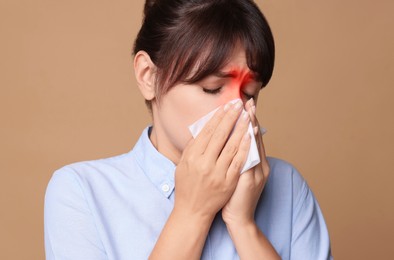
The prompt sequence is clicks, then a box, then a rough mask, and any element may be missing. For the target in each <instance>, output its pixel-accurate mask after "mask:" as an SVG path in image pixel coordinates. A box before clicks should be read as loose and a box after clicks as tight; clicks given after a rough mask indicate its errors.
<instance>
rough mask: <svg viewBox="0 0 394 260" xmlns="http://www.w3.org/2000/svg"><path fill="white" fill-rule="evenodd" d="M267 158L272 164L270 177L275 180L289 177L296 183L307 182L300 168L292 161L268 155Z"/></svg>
mask: <svg viewBox="0 0 394 260" xmlns="http://www.w3.org/2000/svg"><path fill="white" fill-rule="evenodd" d="M267 160H268V163H269V165H270V178H273V179H275V180H285V179H289V180H291V181H292V182H296V184H300V183H302V182H305V180H304V178H303V177H302V175H301V174H300V172H299V171H298V169H297V168H296V167H295V166H294V165H293V164H291V163H290V162H287V161H285V160H282V159H279V158H275V157H267Z"/></svg>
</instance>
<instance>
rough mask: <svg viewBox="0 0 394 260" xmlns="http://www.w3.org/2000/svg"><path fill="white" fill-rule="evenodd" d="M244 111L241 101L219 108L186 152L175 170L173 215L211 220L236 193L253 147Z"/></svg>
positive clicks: (248, 119) (248, 118)
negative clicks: (241, 173)
mask: <svg viewBox="0 0 394 260" xmlns="http://www.w3.org/2000/svg"><path fill="white" fill-rule="evenodd" d="M242 108H243V103H242V101H241V100H239V101H238V102H237V103H235V104H231V103H228V104H226V105H225V106H224V107H221V108H219V109H218V111H217V112H216V113H215V115H214V116H213V117H212V119H211V120H210V121H209V122H208V123H207V124H206V125H205V127H204V128H203V129H202V131H201V132H200V134H199V135H198V136H197V137H196V138H195V139H193V140H191V141H190V142H189V144H188V145H187V147H186V148H185V150H184V151H183V154H182V158H181V160H180V162H179V163H178V165H177V168H176V171H175V187H176V194H175V205H174V212H177V213H179V214H182V215H184V216H195V217H202V218H204V219H206V218H207V219H211V220H212V219H213V217H214V216H215V215H216V213H217V212H218V211H219V210H220V209H221V208H222V207H223V206H224V205H225V204H226V202H227V201H228V200H229V198H230V197H231V195H232V194H233V192H234V190H235V187H236V185H237V182H238V179H239V176H240V172H241V169H242V167H243V165H244V163H245V160H246V157H247V155H248V151H249V146H250V136H249V134H248V132H247V128H248V124H249V122H250V117H249V115H248V113H246V112H244V113H243V114H242V115H240V113H241V111H242ZM238 118H239V121H238V123H237V125H236V126H235V129H234V125H235V124H236V122H237V120H238ZM233 129H234V131H233ZM232 131H233V132H232ZM230 134H231V136H230ZM229 136H230V137H229Z"/></svg>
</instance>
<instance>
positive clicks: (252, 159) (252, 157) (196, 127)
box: [189, 99, 265, 173]
mask: <svg viewBox="0 0 394 260" xmlns="http://www.w3.org/2000/svg"><path fill="white" fill-rule="evenodd" d="M238 100H239V99H235V100H232V101H230V102H231V103H235V102H237V101H238ZM218 109H219V108H216V109H215V110H213V111H211V112H209V113H208V114H206V115H205V116H203V117H202V118H200V119H199V120H197V121H196V122H194V123H193V124H192V125H190V126H189V130H190V132H191V133H192V136H193V138H196V136H197V135H198V134H199V133H200V132H201V130H202V129H203V128H204V126H205V124H206V123H207V122H208V121H209V120H210V119H211V118H212V116H213V115H214V114H215V112H216V111H217V110H218ZM244 111H245V110H244ZM241 114H242V113H241ZM262 129H264V128H262ZM264 130H265V129H264ZM248 132H249V134H250V137H251V140H250V141H251V142H250V148H249V153H248V157H247V159H246V162H245V164H244V166H243V168H242V170H241V173H244V172H245V171H247V170H249V169H250V168H252V167H254V166H256V165H257V164H258V163H260V156H259V150H258V149H257V143H256V138H255V136H254V133H253V126H252V123H249V126H248ZM261 132H262V134H263V133H265V131H264V132H263V131H261Z"/></svg>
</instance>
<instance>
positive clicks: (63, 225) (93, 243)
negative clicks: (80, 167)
mask: <svg viewBox="0 0 394 260" xmlns="http://www.w3.org/2000/svg"><path fill="white" fill-rule="evenodd" d="M44 227H45V253H46V259H47V260H54V259H56V260H63V259H64V260H66V259H70V260H71V259H73V260H75V259H84V260H90V259H91V260H93V259H94V260H101V259H103V260H104V259H107V256H106V253H105V250H104V247H103V244H102V242H101V240H100V238H99V234H98V232H97V228H96V226H95V224H94V220H93V216H92V213H91V210H90V209H89V205H88V204H87V202H86V199H85V197H84V194H83V191H82V188H81V186H80V184H79V182H78V180H77V178H76V173H75V172H74V171H73V170H72V169H71V168H67V166H66V167H63V168H61V169H59V170H57V171H55V173H54V174H53V176H52V178H51V180H50V182H49V184H48V187H47V190H46V194H45V207H44Z"/></svg>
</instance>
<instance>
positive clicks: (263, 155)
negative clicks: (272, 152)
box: [255, 118, 269, 178]
mask: <svg viewBox="0 0 394 260" xmlns="http://www.w3.org/2000/svg"><path fill="white" fill-rule="evenodd" d="M255 119H256V127H258V129H260V124H259V122H258V119H257V118H255ZM256 142H257V148H258V150H259V154H260V161H261V162H260V163H261V168H262V171H263V175H264V177H265V178H267V177H268V174H269V163H268V160H267V156H266V152H265V147H264V142H263V137H262V134H261V132H260V131H257V134H256Z"/></svg>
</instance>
